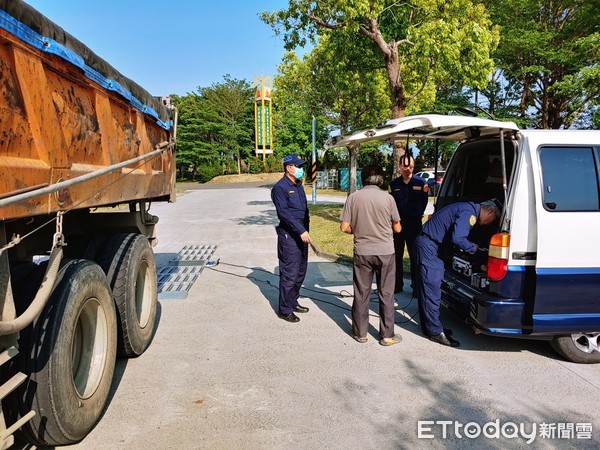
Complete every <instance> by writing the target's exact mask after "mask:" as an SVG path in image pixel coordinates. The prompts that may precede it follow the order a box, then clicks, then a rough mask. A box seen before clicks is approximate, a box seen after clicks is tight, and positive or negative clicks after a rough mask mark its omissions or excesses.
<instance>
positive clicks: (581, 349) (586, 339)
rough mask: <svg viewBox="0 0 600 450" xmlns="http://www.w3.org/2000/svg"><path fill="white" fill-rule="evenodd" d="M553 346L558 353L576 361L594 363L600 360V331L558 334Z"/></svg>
mask: <svg viewBox="0 0 600 450" xmlns="http://www.w3.org/2000/svg"><path fill="white" fill-rule="evenodd" d="M552 348H554V350H556V352H557V353H558V354H560V355H561V356H564V357H565V358H566V359H568V360H569V361H572V362H575V363H584V364H593V363H599V362H600V333H575V334H572V335H570V336H556V337H554V339H553V340H552Z"/></svg>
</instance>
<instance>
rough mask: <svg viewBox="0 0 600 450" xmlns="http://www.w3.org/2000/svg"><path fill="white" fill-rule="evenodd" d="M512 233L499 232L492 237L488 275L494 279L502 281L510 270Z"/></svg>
mask: <svg viewBox="0 0 600 450" xmlns="http://www.w3.org/2000/svg"><path fill="white" fill-rule="evenodd" d="M509 245H510V234H507V233H498V234H495V235H493V236H492V239H490V251H489V253H488V264H487V266H488V267H487V269H488V270H487V275H488V278H489V279H490V280H492V281H500V280H501V279H502V278H504V277H505V276H506V272H507V270H508V247H509Z"/></svg>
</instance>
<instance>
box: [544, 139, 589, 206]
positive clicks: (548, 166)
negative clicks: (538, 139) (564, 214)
mask: <svg viewBox="0 0 600 450" xmlns="http://www.w3.org/2000/svg"><path fill="white" fill-rule="evenodd" d="M540 164H541V166H542V183H543V194H542V195H543V199H544V207H545V208H546V209H547V210H549V211H598V210H599V209H600V204H599V202H598V170H597V167H596V161H595V158H594V149H593V148H590V147H587V148H586V147H542V148H541V149H540Z"/></svg>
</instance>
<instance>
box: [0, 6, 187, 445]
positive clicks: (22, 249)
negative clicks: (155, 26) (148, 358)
mask: <svg viewBox="0 0 600 450" xmlns="http://www.w3.org/2000/svg"><path fill="white" fill-rule="evenodd" d="M176 124H177V112H176V109H175V108H173V107H171V105H170V102H169V99H168V97H167V98H157V97H153V96H152V95H150V94H149V93H148V92H147V91H146V90H144V89H143V88H141V87H140V86H139V85H138V84H136V83H135V82H133V81H131V80H130V79H128V78H126V77H124V76H123V75H122V74H120V73H119V72H118V71H116V70H115V69H114V68H113V67H111V66H110V65H109V64H108V63H107V62H106V61H104V60H103V59H102V58H100V57H98V56H97V55H95V54H94V53H93V52H92V51H91V50H90V49H89V48H88V47H87V46H86V45H84V44H83V43H81V42H80V41H78V40H77V39H76V38H74V37H73V36H71V35H70V34H68V33H67V32H65V31H64V30H63V29H62V28H61V27H59V26H58V25H56V24H54V23H53V22H51V21H50V20H49V19H47V18H46V17H44V16H43V15H42V14H41V13H39V12H38V11H36V10H35V9H33V8H32V7H31V6H30V5H28V4H26V3H25V2H23V1H21V0H0V399H1V408H0V449H5V448H8V447H10V446H11V445H13V444H14V442H15V439H17V440H18V441H19V442H20V441H23V442H26V443H30V444H32V445H44V446H58V445H66V444H72V443H76V442H79V441H81V440H82V439H83V438H84V437H85V436H86V435H87V434H88V433H89V432H90V430H91V429H92V428H93V427H94V425H95V424H96V423H97V421H98V420H99V418H100V416H101V414H102V412H103V409H104V407H105V404H106V401H107V399H108V397H109V392H110V388H111V383H112V380H113V372H114V368H115V362H116V358H117V356H118V355H120V356H124V357H136V356H139V355H141V354H142V353H143V352H144V351H145V350H146V348H147V347H148V346H149V344H150V343H151V340H152V337H153V334H154V330H155V321H156V310H157V275H156V262H155V259H154V253H153V250H152V246H153V245H155V243H156V242H157V238H156V235H155V226H156V223H157V221H158V218H157V217H156V216H154V215H152V214H151V213H150V205H151V204H152V202H171V201H174V200H175V196H174V192H175V190H174V184H175V149H174V145H175V136H176Z"/></svg>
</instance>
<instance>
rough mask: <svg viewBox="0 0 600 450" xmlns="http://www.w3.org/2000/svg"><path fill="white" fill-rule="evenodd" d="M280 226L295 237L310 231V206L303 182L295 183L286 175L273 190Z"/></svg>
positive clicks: (272, 198)
mask: <svg viewBox="0 0 600 450" xmlns="http://www.w3.org/2000/svg"><path fill="white" fill-rule="evenodd" d="M271 200H273V203H274V204H275V208H276V209H277V217H278V218H279V226H280V227H281V228H283V229H284V230H286V231H287V232H288V233H291V234H292V235H295V236H298V237H299V236H300V235H301V234H302V233H304V232H305V231H308V223H309V216H308V204H307V203H306V193H305V192H304V187H303V186H302V181H297V182H296V183H294V182H293V181H292V180H290V179H289V178H288V177H287V176H286V175H284V176H283V178H282V179H281V180H279V181H278V182H277V183H275V186H273V189H271Z"/></svg>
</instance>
